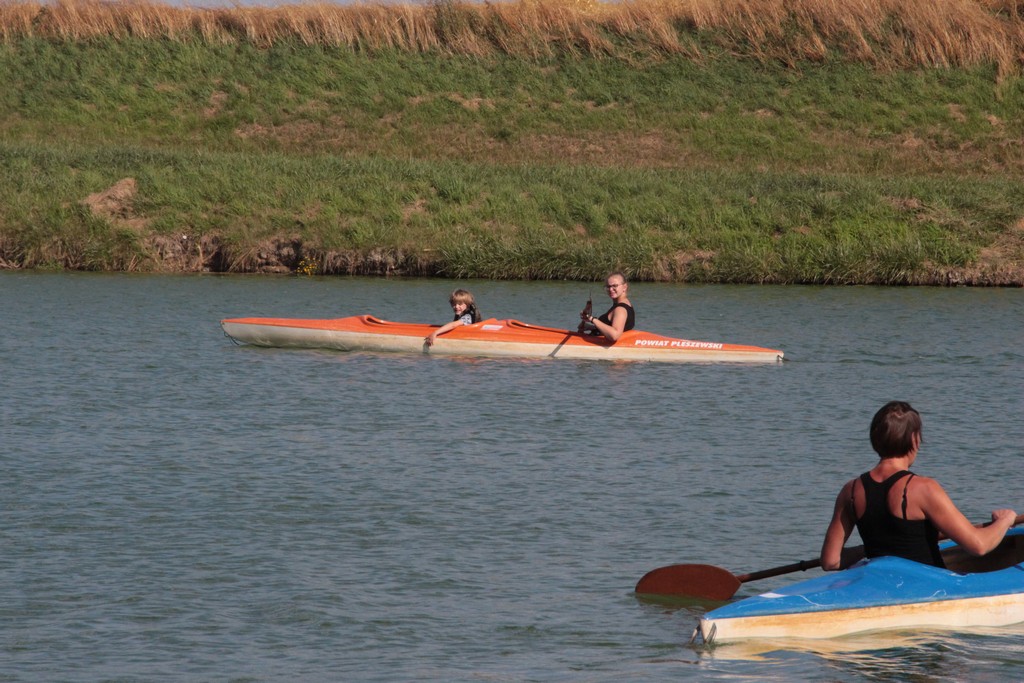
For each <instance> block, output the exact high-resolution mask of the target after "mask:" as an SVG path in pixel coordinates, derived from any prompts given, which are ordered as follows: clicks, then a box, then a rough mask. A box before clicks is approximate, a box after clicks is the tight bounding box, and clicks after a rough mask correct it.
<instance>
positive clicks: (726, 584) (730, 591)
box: [635, 557, 821, 601]
mask: <svg viewBox="0 0 1024 683" xmlns="http://www.w3.org/2000/svg"><path fill="white" fill-rule="evenodd" d="M820 566H821V558H817V557H816V558H814V559H813V560H800V561H799V562H794V563H793V564H787V565H785V566H782V567H773V568H772V569H763V570H761V571H759V572H752V573H750V574H740V575H739V576H735V575H734V574H733V573H732V572H730V571H728V570H726V569H722V568H721V567H716V566H714V565H710V564H672V565H669V566H667V567H658V568H657V569H652V570H651V571H649V572H647V573H646V574H644V576H643V578H641V579H640V581H638V582H637V584H636V589H635V591H636V592H637V593H640V594H642V595H681V596H688V597H694V598H702V599H704V600H719V601H723V600H728V599H729V598H731V597H732V596H734V595H735V594H736V591H738V590H739V589H740V585H741V584H744V583H746V582H747V581H757V580H758V579H767V578H770V577H772V576H781V575H782V574H791V573H792V572H802V571H806V570H808V569H814V568H815V567H820Z"/></svg>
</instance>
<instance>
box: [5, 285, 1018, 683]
mask: <svg viewBox="0 0 1024 683" xmlns="http://www.w3.org/2000/svg"><path fill="white" fill-rule="evenodd" d="M455 286H465V287H468V288H469V289H471V290H472V291H473V292H474V294H476V296H477V300H478V302H479V304H480V307H481V309H482V312H483V313H484V315H485V316H494V317H499V318H501V317H514V318H518V319H520V320H525V321H529V322H535V323H539V324H545V325H555V326H560V327H567V326H574V325H575V322H576V321H577V320H578V317H577V312H578V311H579V309H580V308H581V306H582V304H583V303H584V302H585V300H586V298H587V296H588V295H589V294H591V292H592V293H593V295H594V297H595V304H596V303H597V302H598V301H599V300H602V301H603V297H604V294H603V292H602V290H601V289H600V287H599V285H598V284H595V285H594V286H593V287H591V286H590V285H586V284H579V283H504V282H483V281H469V282H458V283H456V282H448V281H442V280H383V279H343V278H338V279H320V278H276V277H243V276H238V277H221V276H190V277H171V276H167V277H162V276H127V275H89V274H41V273H20V272H7V273H0V321H2V322H0V373H2V375H0V377H2V378H0V388H2V395H0V418H2V441H0V443H2V448H0V463H2V479H0V508H2V511H3V523H2V525H0V542H2V544H0V548H2V550H0V595H2V598H3V599H2V602H0V615H2V617H0V629H2V631H0V641H2V649H0V680H3V681H40V680H47V681H103V680H133V681H134V680H139V681H152V680H188V681H198V680H236V681H281V680H302V681H424V680H430V681H623V680H637V681H679V680H695V681H698V680H699V681H792V680H807V681H865V680H870V681H896V680H915V681H919V682H920V681H949V680H963V681H967V680H970V681H1009V680H1022V679H1024V628H1011V629H1004V630H999V631H996V632H993V633H986V634H979V633H973V634H967V635H964V634H960V635H927V634H918V635H916V636H904V637H899V638H895V637H888V636H886V637H884V638H878V639H877V640H870V639H868V641H867V642H866V643H864V642H858V643H857V644H856V648H855V647H854V644H853V643H847V644H845V645H844V644H842V643H840V644H839V646H838V647H837V646H836V644H835V643H830V644H822V645H819V646H818V647H816V648H811V649H808V648H797V647H790V648H788V649H777V650H775V651H769V652H767V653H762V654H759V655H755V654H754V653H753V652H750V651H748V649H747V648H745V647H742V646H735V647H734V646H728V645H723V646H719V647H716V648H714V649H710V650H705V649H699V648H694V647H692V646H690V645H688V644H687V641H688V639H689V636H690V632H691V631H692V629H693V626H694V625H695V623H696V620H697V617H698V616H699V614H700V613H701V611H702V609H703V607H702V606H700V605H682V606H679V605H676V606H673V605H659V604H652V603H649V602H643V601H641V600H638V599H637V597H636V596H634V594H633V593H632V589H633V586H634V585H635V583H636V581H637V580H638V579H639V578H640V577H641V576H642V575H643V574H644V573H645V572H646V571H648V570H650V569H653V568H655V567H658V566H662V565H666V564H672V563H675V562H704V563H709V564H715V565H718V566H721V567H724V568H727V569H729V570H730V571H733V572H736V573H744V572H749V571H755V570H758V569H765V568H769V567H774V566H777V565H783V564H788V563H790V562H795V561H797V560H800V559H809V558H813V557H815V556H816V555H817V552H818V550H819V547H820V543H821V537H822V534H823V533H824V527H825V524H826V523H827V520H828V517H829V514H830V512H831V505H832V502H833V500H834V496H835V494H836V492H837V491H838V489H839V487H840V486H841V485H842V483H843V482H844V481H846V480H847V479H848V478H850V477H852V476H854V475H856V474H858V473H860V472H862V471H864V470H865V469H867V468H869V467H870V466H871V465H872V464H873V463H874V461H875V458H874V456H873V453H872V452H871V450H870V446H869V444H868V442H867V426H868V423H869V421H870V419H871V416H872V414H873V413H874V411H875V410H876V409H877V408H878V407H880V406H881V405H882V404H883V403H884V402H886V401H888V400H890V399H894V398H898V399H904V400H909V401H911V402H912V403H913V404H914V405H915V407H917V408H918V409H919V410H920V411H921V413H922V415H923V418H924V423H925V432H924V436H925V444H924V448H923V450H922V453H921V456H920V457H919V460H918V463H917V465H916V467H915V469H916V470H917V471H919V472H921V473H923V474H928V475H931V476H935V477H937V478H938V479H939V480H940V481H942V482H943V483H944V485H945V486H946V488H947V490H948V491H949V492H950V494H951V495H952V497H953V499H954V500H955V501H956V502H957V503H958V504H959V505H960V507H961V509H962V510H963V511H964V512H965V513H966V514H967V515H968V516H969V517H971V518H972V519H976V520H978V521H983V520H986V519H987V518H988V513H989V511H990V510H991V509H992V508H994V507H1003V506H1007V507H1014V508H1015V509H1016V510H1017V511H1018V512H1022V511H1024V497H1022V495H1021V492H1022V487H1021V481H1022V480H1021V476H1020V472H1021V448H1022V444H1024V421H1022V420H1021V415H1022V414H1024V391H1022V388H1024V347H1022V345H1021V342H1022V339H1024V290H1019V289H916V288H905V289H886V288H869V287H851V288H818V287H742V286H735V287H733V286H729V287H724V286H709V287H692V286H678V285H661V284H658V285H655V284H646V283H638V284H635V285H633V286H632V288H631V291H630V295H631V298H632V300H633V302H634V304H635V306H636V307H637V311H638V319H639V322H638V326H639V327H641V328H642V329H647V330H650V331H653V332H659V333H662V334H667V335H671V336H680V337H687V338H692V339H701V340H708V341H727V342H736V343H748V344H756V345H760V346H768V347H772V348H780V349H783V350H784V351H785V353H786V358H787V360H786V362H784V363H781V364H776V365H767V366H741V365H659V364H627V363H600V362H589V363H588V362H574V361H564V360H559V361H553V360H545V361H518V360H480V359H475V360H474V359H453V358H443V357H429V356H419V355H415V356H412V355H405V356H400V355H386V354H380V355H375V354H358V353H351V354H346V353H335V352H324V351H285V350H277V349H257V348H252V347H243V346H238V345H235V344H234V343H232V342H231V341H230V340H229V339H227V338H226V337H225V336H224V335H223V334H222V332H221V329H220V326H219V325H218V321H219V320H220V319H222V318H225V317H236V316H248V315H260V316H290V317H312V318H319V317H341V316H344V315H353V314H358V313H372V314H374V315H377V316H379V317H383V318H386V319H390V320H402V321H420V322H437V323H443V322H446V321H447V320H449V319H450V315H451V312H450V309H449V307H448V305H447V297H448V293H449V292H450V290H451V289H452V288H453V287H455ZM809 574H812V575H813V574H815V572H810V573H809ZM806 576H807V574H804V575H789V576H785V577H779V578H776V579H768V580H764V581H761V582H756V583H748V584H745V585H744V586H743V588H742V589H741V591H740V593H739V595H740V596H743V595H751V594H755V593H758V592H761V591H764V590H768V589H770V588H772V587H776V586H779V585H784V584H786V583H788V582H791V581H794V580H797V579H799V578H803V577H806ZM848 650H856V651H848Z"/></svg>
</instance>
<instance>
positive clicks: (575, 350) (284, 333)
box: [220, 315, 783, 363]
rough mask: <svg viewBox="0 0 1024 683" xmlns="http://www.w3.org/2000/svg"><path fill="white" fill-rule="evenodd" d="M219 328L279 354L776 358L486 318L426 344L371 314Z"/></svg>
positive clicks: (746, 349) (750, 350) (417, 334)
mask: <svg viewBox="0 0 1024 683" xmlns="http://www.w3.org/2000/svg"><path fill="white" fill-rule="evenodd" d="M220 324H221V326H222V327H223V328H224V332H225V333H226V334H227V335H228V336H229V337H231V338H232V339H234V340H235V341H237V342H240V343H244V344H253V345H256V346H272V347H281V348H306V349H336V350H338V351H401V352H409V353H426V354H430V355H450V356H490V357H505V358H571V359H579V360H615V361H618V360H630V361H660V362H669V363H694V362H696V363H707V362H727V363H750V362H754V363H774V362H777V361H780V360H782V355H783V354H782V351H778V350H775V349H765V348H761V347H758V346H742V345H739V344H723V343H720V342H705V341H693V340H690V339H675V338H673V337H663V336H661V335H658V334H652V333H650V332H641V331H640V330H631V331H629V332H626V333H624V334H623V335H622V336H621V337H620V338H619V340H618V341H617V342H615V343H614V344H613V343H610V342H609V341H608V340H607V339H605V338H604V337H600V336H590V335H581V334H578V333H577V332H574V331H571V330H560V329H556V328H552V327H541V326H539V325H530V324H529V323H524V322H519V321H518V320H496V319H494V318H491V319H489V320H484V321H482V322H479V323H475V324H473V325H463V326H462V327H457V328H455V329H454V330H452V331H451V332H447V333H446V334H444V335H442V336H440V337H438V338H437V341H436V342H435V343H434V345H433V346H427V345H426V344H425V343H424V338H425V337H427V335H429V334H430V333H431V332H432V331H434V330H435V329H437V328H438V327H439V326H438V325H426V324H419V323H396V322H389V321H387V320H381V319H379V318H375V317H373V316H372V315H355V316H351V317H348V318H337V319H334V320H301V319H295V318H229V319H227V320H222V321H221V323H220Z"/></svg>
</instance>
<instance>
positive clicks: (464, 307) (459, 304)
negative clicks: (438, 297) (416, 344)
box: [423, 289, 480, 346]
mask: <svg viewBox="0 0 1024 683" xmlns="http://www.w3.org/2000/svg"><path fill="white" fill-rule="evenodd" d="M448 303H449V304H451V307H452V311H453V312H454V313H455V319H454V320H452V321H451V322H450V323H447V324H445V325H442V326H441V327H439V328H437V329H436V330H434V331H433V332H431V333H430V335H428V336H427V337H426V338H425V339H424V340H423V341H424V342H426V344H427V346H433V345H434V342H435V341H437V337H438V335H441V334H444V333H445V332H450V331H451V330H454V329H455V328H456V327H461V326H463V325H472V324H473V323H478V322H480V311H479V310H477V307H476V301H475V300H474V299H473V295H472V294H470V293H469V292H468V291H466V290H465V289H456V290H455V291H454V292H452V295H451V296H450V297H448Z"/></svg>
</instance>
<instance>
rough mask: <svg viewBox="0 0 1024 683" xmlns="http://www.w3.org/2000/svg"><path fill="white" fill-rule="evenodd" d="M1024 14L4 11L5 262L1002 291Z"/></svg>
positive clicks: (545, 9) (885, 6)
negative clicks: (608, 275)
mask: <svg viewBox="0 0 1024 683" xmlns="http://www.w3.org/2000/svg"><path fill="white" fill-rule="evenodd" d="M869 5H870V6H869ZM755 10H756V11H755ZM869 10H870V11H869ZM1015 10H1016V7H1015V5H1012V4H1007V5H1005V6H1001V5H993V4H984V3H978V2H928V3H925V2H923V1H921V0H911V2H909V3H901V4H899V5H897V4H895V3H881V2H874V3H871V2H869V3H868V4H867V5H859V6H857V7H856V8H849V7H843V8H838V7H835V6H834V4H831V3H829V4H826V3H824V2H818V1H817V0H804V1H803V2H796V3H785V5H783V4H782V3H771V2H755V3H751V2H742V3H740V2H738V1H737V0H717V1H716V2H713V3H693V4H692V5H690V4H688V3H672V4H670V5H669V4H664V3H657V2H640V3H633V4H629V5H614V6H613V5H599V4H588V3H576V4H572V3H558V4H542V3H534V2H530V3H516V4H509V5H486V6H474V5H458V4H451V3H443V4H434V5H430V6H423V7H369V6H367V7H336V6H313V5H299V6H291V7H284V8H279V9H259V8H250V9H242V8H233V9H230V10H196V9H181V8H171V7H166V6H161V5H147V4H134V3H133V4H92V3H88V4H86V3H61V4H58V5H52V6H42V5H36V4H27V3H4V4H0V73H5V74H9V81H10V85H9V86H8V87H7V88H5V89H4V90H3V91H0V122H2V126H0V266H2V265H7V266H10V267H32V268H39V267H46V268H76V269H94V270H195V271H198V270H222V271H223V270H229V271H237V272H248V271H275V272H320V273H327V274H332V273H381V274H403V273H408V274H418V275H435V274H436V275H445V276H452V277H463V276H472V277H488V278H579V279H591V278H599V277H602V276H603V274H604V273H605V272H607V271H608V270H611V269H618V268H621V269H624V270H625V271H627V272H628V273H629V274H630V275H632V276H633V277H636V278H640V279H653V280H679V281H713V282H821V283H861V282H864V283H890V284H903V283H936V284H954V283H966V284H1016V285H1019V284H1021V283H1024V182H1022V180H1021V179H1022V178H1024V144H1022V140H1024V116H1022V114H1021V112H1022V111H1024V79H1022V78H1021V75H1020V68H1021V66H1022V65H1021V63H1020V59H1021V55H1024V29H1022V25H1024V22H1022V21H1021V20H1020V19H1019V18H1018V17H1017V15H1016V13H1015ZM837 12H842V14H836V13H837ZM858 12H859V13H860V14H858Z"/></svg>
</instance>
